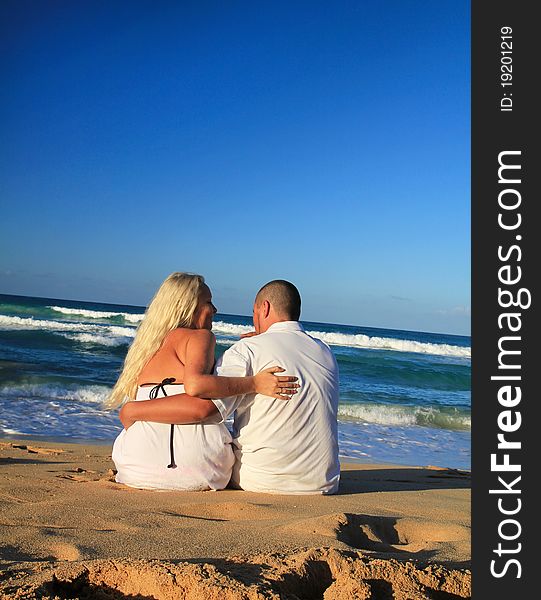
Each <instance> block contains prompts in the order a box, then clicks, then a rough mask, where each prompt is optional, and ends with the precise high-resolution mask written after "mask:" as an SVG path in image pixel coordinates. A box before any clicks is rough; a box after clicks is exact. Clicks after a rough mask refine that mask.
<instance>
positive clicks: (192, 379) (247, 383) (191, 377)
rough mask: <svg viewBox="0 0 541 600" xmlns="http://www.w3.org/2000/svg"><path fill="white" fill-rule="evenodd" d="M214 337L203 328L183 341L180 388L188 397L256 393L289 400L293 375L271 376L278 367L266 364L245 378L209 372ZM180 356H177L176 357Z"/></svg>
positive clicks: (293, 387) (225, 396) (214, 341)
mask: <svg viewBox="0 0 541 600" xmlns="http://www.w3.org/2000/svg"><path fill="white" fill-rule="evenodd" d="M215 346H216V338H215V337H214V334H213V333H212V332H211V331H208V330H207V329H197V330H195V331H193V332H192V333H191V335H190V337H189V339H188V341H187V343H186V348H185V354H186V356H185V357H184V358H185V360H184V361H183V362H184V365H185V367H184V389H185V391H186V393H187V394H189V395H190V396H200V397H203V398H227V397H229V396H242V395H244V394H252V393H258V394H263V395H265V396H271V397H273V398H279V399H280V400H289V399H290V397H291V396H292V395H293V394H296V393H297V388H298V387H299V385H298V384H297V383H294V382H295V381H297V377H292V376H289V375H274V373H280V372H283V371H284V370H285V369H282V367H270V368H269V369H265V370H263V371H261V372H259V373H257V375H252V376H246V377H218V376H215V375H209V371H210V369H211V368H212V366H211V365H212V363H213V362H214V348H215ZM179 359H180V357H179Z"/></svg>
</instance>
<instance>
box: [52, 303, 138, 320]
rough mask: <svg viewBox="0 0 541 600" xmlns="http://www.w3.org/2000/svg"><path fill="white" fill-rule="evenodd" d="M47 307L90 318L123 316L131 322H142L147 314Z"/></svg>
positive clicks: (66, 313)
mask: <svg viewBox="0 0 541 600" xmlns="http://www.w3.org/2000/svg"><path fill="white" fill-rule="evenodd" d="M47 308H50V309H51V310H55V311H56V312H59V313H63V314H65V315H78V316H81V317H88V318H90V319H110V318H111V317H122V318H123V319H124V320H125V321H128V322H129V323H140V322H141V321H142V320H143V317H144V316H145V315H144V314H133V313H124V312H107V311H101V310H86V309H84V308H65V307H64V306H48V307H47Z"/></svg>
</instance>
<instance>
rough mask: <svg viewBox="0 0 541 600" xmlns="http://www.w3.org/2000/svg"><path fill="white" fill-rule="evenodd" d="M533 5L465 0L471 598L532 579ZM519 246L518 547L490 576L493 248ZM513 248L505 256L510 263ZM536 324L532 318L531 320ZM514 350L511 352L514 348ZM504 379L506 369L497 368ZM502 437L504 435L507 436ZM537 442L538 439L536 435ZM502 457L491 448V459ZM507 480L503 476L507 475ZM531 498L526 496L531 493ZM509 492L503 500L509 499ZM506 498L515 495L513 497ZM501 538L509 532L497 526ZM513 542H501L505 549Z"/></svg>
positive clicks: (512, 593) (524, 589)
mask: <svg viewBox="0 0 541 600" xmlns="http://www.w3.org/2000/svg"><path fill="white" fill-rule="evenodd" d="M534 8H535V3H533V2H526V1H524V0H509V1H507V2H502V1H501V0H494V1H490V2H481V1H480V0H472V102H471V108H472V486H473V489H472V492H473V497H472V582H473V598H474V599H477V598H488V599H490V600H498V599H499V598H502V599H504V598H505V599H508V598H533V597H535V596H536V595H537V594H538V592H537V593H536V592H535V584H534V581H533V578H534V576H535V575H536V569H535V567H534V561H537V560H538V556H537V548H538V544H537V543H536V542H537V540H536V538H535V533H534V531H533V530H534V529H535V530H536V529H537V527H536V518H535V516H534V512H535V511H537V510H539V508H541V501H540V499H539V492H538V491H536V490H537V489H538V488H539V485H538V481H537V480H538V478H539V474H538V473H537V470H536V468H535V464H534V461H535V460H536V459H538V458H539V457H540V452H539V446H538V444H536V443H535V441H534V436H535V435H536V433H535V427H536V424H537V423H536V419H535V413H534V411H535V406H536V403H537V402H538V400H539V396H540V394H539V393H538V392H537V389H536V382H535V370H536V368H537V369H538V370H539V369H541V364H540V365H538V362H539V361H538V358H537V355H538V354H540V353H539V352H538V351H537V344H538V338H539V337H540V336H539V334H540V333H541V331H540V329H539V327H537V326H536V325H535V324H534V318H536V317H537V314H538V310H537V302H538V298H539V294H538V293H537V290H538V287H539V286H538V280H539V268H538V266H537V265H536V264H535V260H536V255H537V256H541V249H540V248H539V245H540V244H539V242H538V240H539V237H541V232H538V231H537V227H536V222H535V215H536V208H537V206H536V205H538V204H541V194H540V193H539V184H538V179H539V177H541V162H540V160H539V150H538V147H536V146H538V145H539V143H540V141H539V126H538V123H539V120H538V118H537V115H536V107H537V105H540V102H539V96H536V94H535V92H534V87H536V86H535V84H536V80H537V79H539V71H540V68H539V64H536V63H538V61H537V60H536V58H537V57H539V58H541V52H540V49H539V46H538V45H537V42H538V40H539V39H540V38H541V30H540V28H539V25H538V22H537V20H536V18H535V16H534ZM505 26H508V27H511V28H512V30H513V32H512V41H513V53H512V65H513V80H512V81H513V85H512V86H510V87H507V88H504V87H502V86H501V80H500V74H501V60H500V59H501V56H502V54H501V47H500V44H501V41H502V40H501V38H500V36H501V35H502V34H501V28H502V27H505ZM505 92H508V93H511V92H512V94H513V96H512V100H513V110H512V111H502V110H500V108H501V107H500V100H501V98H502V97H503V94H504V93H505ZM508 150H520V151H521V155H520V157H518V159H517V161H519V162H520V165H521V171H520V172H521V183H520V185H517V186H515V187H516V189H517V190H519V191H520V194H521V198H522V202H521V205H520V208H519V209H518V210H519V211H520V213H521V216H522V225H521V227H520V231H519V230H516V231H512V232H511V231H505V230H503V229H501V228H500V227H499V225H498V213H499V212H501V209H500V208H499V206H498V194H499V193H500V192H501V191H502V184H500V183H498V166H499V163H498V155H499V153H500V152H502V151H508ZM517 234H519V235H521V236H522V239H521V241H520V245H521V250H522V257H521V261H520V263H517V262H514V265H520V266H521V268H522V280H521V281H520V284H519V285H517V286H516V287H525V288H528V289H529V290H530V292H531V295H532V305H531V307H530V308H528V309H525V310H521V309H520V308H517V309H512V310H515V311H520V312H521V319H522V329H521V331H520V333H517V334H516V335H520V336H521V341H520V350H521V355H520V356H519V357H518V358H517V359H516V362H517V363H520V365H521V369H520V371H517V373H519V374H521V376H522V380H521V381H520V382H519V383H518V385H520V386H521V391H522V400H521V402H520V404H519V405H518V406H517V407H516V410H520V412H521V417H522V425H521V427H520V429H519V430H518V431H517V432H516V433H515V434H514V437H513V439H515V440H520V442H521V444H522V447H521V449H520V450H513V451H512V461H513V462H517V461H518V463H519V464H520V465H521V472H520V473H516V474H515V473H513V475H515V476H518V475H520V476H521V481H520V483H519V485H517V486H515V488H520V490H521V494H520V498H521V500H522V508H521V510H520V512H519V513H518V514H517V515H515V517H514V518H516V519H517V520H518V521H519V522H520V524H521V527H522V530H521V534H520V537H519V538H518V539H517V540H516V542H520V543H521V545H522V546H521V550H520V551H519V552H518V553H516V554H513V555H511V554H509V555H507V556H508V557H509V558H516V559H518V560H519V561H520V565H521V576H520V578H517V574H518V568H516V565H515V566H509V568H508V570H507V571H506V574H505V575H504V576H503V577H500V578H496V577H494V576H493V575H492V574H491V569H490V567H491V561H492V560H494V559H497V560H498V561H499V562H498V563H497V564H498V567H497V569H496V570H498V569H501V567H502V565H504V564H505V558H498V556H497V555H496V554H495V553H494V552H493V550H494V549H495V548H497V545H498V542H499V541H500V537H499V534H498V525H499V524H500V522H501V521H502V520H503V519H505V518H507V517H505V516H504V515H502V514H501V513H500V511H499V509H498V504H497V503H498V497H499V496H498V495H496V494H490V493H489V490H490V489H493V488H498V487H500V488H501V487H502V486H501V485H498V475H502V473H494V472H491V468H490V460H491V454H492V453H495V452H497V441H498V440H497V434H498V433H499V432H500V429H499V427H498V421H497V419H498V415H499V413H500V411H501V410H504V408H503V407H502V406H501V405H500V404H499V403H498V398H497V392H498V389H499V388H500V386H501V385H503V384H502V382H499V381H491V376H493V375H498V374H501V371H498V354H499V350H498V341H499V338H500V337H501V336H502V335H506V334H505V330H504V331H501V330H500V329H499V326H498V316H499V314H500V313H502V312H506V311H505V309H502V308H501V307H500V306H499V304H498V287H499V286H500V285H501V284H500V283H499V281H498V269H499V268H500V267H501V266H502V264H503V263H502V262H501V261H500V259H499V258H498V254H497V253H498V246H499V245H503V246H504V247H507V248H508V247H509V246H510V245H512V244H513V243H517V242H516V241H515V238H516V235H517ZM517 256H518V252H517V253H515V254H514V258H515V259H516V257H517ZM536 320H537V319H536ZM517 348H519V346H517ZM507 374H509V371H507ZM509 437H511V436H509ZM538 437H540V436H539V434H538ZM501 452H502V451H500V453H501ZM510 475H511V474H507V479H508V480H509V479H510ZM534 496H536V497H534ZM510 497H511V496H510V495H509V496H506V498H510ZM514 497H515V498H516V497H517V496H514ZM507 531H508V533H510V532H511V529H509V530H507ZM512 545H513V542H508V546H509V547H512Z"/></svg>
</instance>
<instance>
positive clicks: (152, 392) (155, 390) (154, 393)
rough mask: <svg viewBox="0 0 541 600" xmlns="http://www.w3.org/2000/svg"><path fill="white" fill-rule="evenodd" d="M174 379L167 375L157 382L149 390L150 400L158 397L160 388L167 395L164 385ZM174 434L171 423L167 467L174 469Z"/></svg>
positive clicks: (175, 466) (169, 383) (173, 427)
mask: <svg viewBox="0 0 541 600" xmlns="http://www.w3.org/2000/svg"><path fill="white" fill-rule="evenodd" d="M174 381H175V378H174V377H168V378H167V379H164V380H163V381H162V382H161V383H158V384H157V385H155V386H154V387H153V388H152V389H151V390H150V392H149V394H148V397H149V398H150V399H151V400H154V399H155V398H157V397H158V392H159V391H160V390H161V391H162V392H163V395H164V396H167V392H166V391H165V387H164V386H166V385H171V384H172V383H173V382H174ZM174 435H175V426H174V425H173V424H172V425H171V434H170V436H169V453H170V455H171V462H170V463H169V464H168V465H167V468H168V469H176V468H177V465H176V463H175V447H174V444H173V436H174Z"/></svg>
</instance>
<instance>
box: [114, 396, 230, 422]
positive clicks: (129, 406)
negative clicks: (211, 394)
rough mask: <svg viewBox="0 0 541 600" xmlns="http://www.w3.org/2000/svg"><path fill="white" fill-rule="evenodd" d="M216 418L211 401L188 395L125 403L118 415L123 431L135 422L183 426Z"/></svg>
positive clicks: (214, 407) (215, 409) (216, 411)
mask: <svg viewBox="0 0 541 600" xmlns="http://www.w3.org/2000/svg"><path fill="white" fill-rule="evenodd" d="M216 416H219V413H218V409H217V408H216V405H215V404H214V402H213V401H212V400H205V399H204V398H194V397H192V396H188V394H175V395H174V396H166V397H164V398H156V399H154V400H138V401H137V402H127V403H126V404H124V406H123V407H122V408H121V409H120V413H119V417H120V420H121V421H122V425H124V428H125V429H128V428H129V427H131V426H132V425H133V424H134V423H135V421H152V422H153V423H167V424H174V425H183V424H185V423H202V422H211V423H212V422H213V421H216V420H218V421H219V420H221V417H220V418H219V419H215V417H216Z"/></svg>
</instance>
